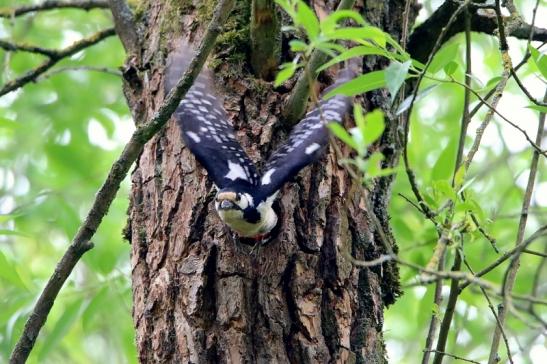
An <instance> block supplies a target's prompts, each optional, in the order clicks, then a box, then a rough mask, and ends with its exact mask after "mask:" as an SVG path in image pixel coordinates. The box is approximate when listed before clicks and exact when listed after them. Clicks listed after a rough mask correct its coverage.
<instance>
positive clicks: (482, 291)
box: [463, 257, 513, 363]
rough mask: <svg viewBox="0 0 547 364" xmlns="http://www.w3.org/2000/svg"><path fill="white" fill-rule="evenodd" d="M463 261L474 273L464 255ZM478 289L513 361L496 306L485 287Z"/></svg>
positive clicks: (472, 272)
mask: <svg viewBox="0 0 547 364" xmlns="http://www.w3.org/2000/svg"><path fill="white" fill-rule="evenodd" d="M463 262H464V264H465V266H466V267H467V269H469V271H470V272H471V274H475V272H474V271H473V269H472V268H471V265H469V263H468V262H467V260H466V259H465V257H464V259H463ZM479 289H480V291H481V293H482V295H483V296H484V298H485V299H486V302H488V309H490V312H492V315H493V316H494V319H495V320H496V325H498V327H499V329H500V332H501V336H502V337H503V342H504V344H505V348H506V350H507V358H508V359H509V362H510V363H513V357H512V356H511V349H510V347H509V340H508V339H507V334H506V333H505V329H504V328H503V324H502V323H501V322H500V319H499V316H498V314H497V313H496V308H495V307H494V304H493V303H492V299H491V298H490V296H489V295H488V293H487V292H486V289H484V287H479Z"/></svg>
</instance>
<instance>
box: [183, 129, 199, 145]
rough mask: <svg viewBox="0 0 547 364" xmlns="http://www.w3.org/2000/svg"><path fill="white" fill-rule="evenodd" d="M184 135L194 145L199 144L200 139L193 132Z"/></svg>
mask: <svg viewBox="0 0 547 364" xmlns="http://www.w3.org/2000/svg"><path fill="white" fill-rule="evenodd" d="M186 135H188V136H189V137H190V139H192V140H193V141H194V142H196V143H199V142H201V138H200V137H199V136H198V135H197V134H196V133H194V132H193V131H187V132H186Z"/></svg>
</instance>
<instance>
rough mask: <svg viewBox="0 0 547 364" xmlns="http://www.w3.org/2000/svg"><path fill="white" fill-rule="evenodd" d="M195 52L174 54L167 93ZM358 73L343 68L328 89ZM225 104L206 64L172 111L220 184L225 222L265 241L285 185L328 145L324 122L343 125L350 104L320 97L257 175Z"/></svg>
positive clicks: (217, 203)
mask: <svg viewBox="0 0 547 364" xmlns="http://www.w3.org/2000/svg"><path fill="white" fill-rule="evenodd" d="M192 55H193V50H192V49H191V48H190V47H189V46H188V45H187V44H186V46H185V47H184V49H182V47H181V48H179V50H178V51H175V52H174V53H172V54H171V55H170V57H169V60H168V65H167V74H166V80H165V89H166V93H167V91H169V90H170V89H171V88H172V87H173V86H174V85H175V83H176V82H177V80H178V79H179V78H180V76H181V75H182V73H183V71H184V70H185V69H186V68H187V67H188V65H189V61H190V59H191V58H192ZM354 76H355V74H354V72H353V71H351V70H350V69H348V68H345V69H343V70H341V71H340V72H339V73H338V77H337V80H336V82H335V83H334V85H332V86H331V87H329V88H328V89H327V91H328V90H330V89H332V88H334V87H337V86H339V85H340V84H342V83H344V82H347V81H349V80H351V79H352V78H353V77H354ZM222 105H223V102H222V101H221V99H220V98H219V97H218V95H217V94H216V92H215V88H214V79H213V74H212V72H211V71H210V70H209V69H207V68H206V67H204V69H203V70H202V71H201V73H200V74H199V76H198V77H197V79H196V81H195V82H194V84H193V86H192V87H191V88H190V89H189V91H188V92H187V94H186V96H185V98H184V99H183V100H182V101H181V102H180V104H179V106H178V108H177V109H176V111H175V113H174V118H175V119H176V121H177V123H178V125H179V127H180V129H181V134H182V138H183V140H184V143H185V144H186V146H187V147H188V148H189V149H190V151H191V152H192V153H193V154H194V156H195V157H196V159H197V160H198V161H199V163H200V164H201V165H202V166H203V167H204V168H205V169H206V170H207V172H208V175H209V177H210V178H211V180H212V182H213V183H214V185H215V186H216V188H217V194H216V198H215V208H216V211H217V213H218V215H219V217H220V218H221V220H222V221H223V222H224V223H225V224H226V225H228V227H230V229H232V230H233V231H235V232H236V233H237V234H238V235H239V236H240V237H243V238H250V239H253V240H256V241H266V240H268V238H269V234H270V232H271V231H272V230H273V229H274V227H276V225H277V223H278V217H277V214H276V213H275V211H274V209H273V208H272V204H273V202H274V200H275V198H276V197H277V195H278V193H279V190H280V189H281V187H282V186H283V185H284V184H285V183H286V182H288V181H289V180H291V179H292V178H293V177H295V176H296V175H297V174H298V172H299V171H300V170H301V169H303V168H304V167H306V166H307V165H309V164H310V163H313V162H314V161H316V160H318V159H319V157H320V156H321V155H322V154H323V152H324V150H325V148H326V146H327V145H328V140H329V139H328V130H327V128H326V125H325V123H326V122H338V123H340V122H341V121H342V120H343V118H344V115H345V114H346V113H347V112H348V110H349V109H350V106H351V100H350V99H349V98H348V97H346V96H342V95H337V96H334V97H332V98H330V99H328V100H326V99H323V98H322V99H321V100H320V101H319V103H318V105H317V107H315V108H314V109H312V110H311V111H310V112H308V113H307V114H306V116H305V117H304V118H303V119H302V120H301V121H300V122H299V123H298V124H297V125H296V126H295V127H294V128H293V130H292V131H291V133H290V134H289V137H288V140H287V141H286V142H285V143H284V144H282V145H281V146H280V147H279V148H277V149H276V150H275V152H274V153H273V154H272V155H271V156H270V158H269V159H268V160H267V161H266V163H265V164H264V167H263V169H262V171H261V172H260V173H259V172H258V171H257V168H256V167H255V165H254V163H253V162H252V160H251V159H250V158H249V156H248V155H247V154H246V153H245V151H244V150H243V148H242V147H241V145H240V144H239V143H238V141H237V140H236V137H235V134H234V129H233V127H232V124H231V122H230V120H229V119H228V117H227V115H226V112H225V110H224V108H223V106H222Z"/></svg>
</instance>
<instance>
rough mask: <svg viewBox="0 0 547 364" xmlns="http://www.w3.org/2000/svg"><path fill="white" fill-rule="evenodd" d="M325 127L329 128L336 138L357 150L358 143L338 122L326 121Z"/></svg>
mask: <svg viewBox="0 0 547 364" xmlns="http://www.w3.org/2000/svg"><path fill="white" fill-rule="evenodd" d="M327 127H328V128H329V129H330V131H331V132H332V133H333V134H334V135H335V136H336V137H337V138H338V139H340V140H341V141H343V142H344V144H346V145H348V146H349V147H351V148H353V149H355V150H357V149H358V145H357V143H356V142H355V141H354V140H353V138H352V137H351V135H350V134H349V133H348V132H347V130H346V129H344V127H343V126H342V125H340V124H338V123H328V124H327Z"/></svg>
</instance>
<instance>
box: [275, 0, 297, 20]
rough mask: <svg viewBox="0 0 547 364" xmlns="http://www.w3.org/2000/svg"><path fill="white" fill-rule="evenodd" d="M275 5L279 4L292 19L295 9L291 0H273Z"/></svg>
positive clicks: (294, 15)
mask: <svg viewBox="0 0 547 364" xmlns="http://www.w3.org/2000/svg"><path fill="white" fill-rule="evenodd" d="M275 2H276V3H277V5H279V6H280V7H281V8H282V9H283V10H285V12H286V13H287V14H289V16H290V17H291V18H292V19H294V18H295V17H296V11H295V9H294V6H293V4H292V3H291V2H289V1H287V0H275Z"/></svg>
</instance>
